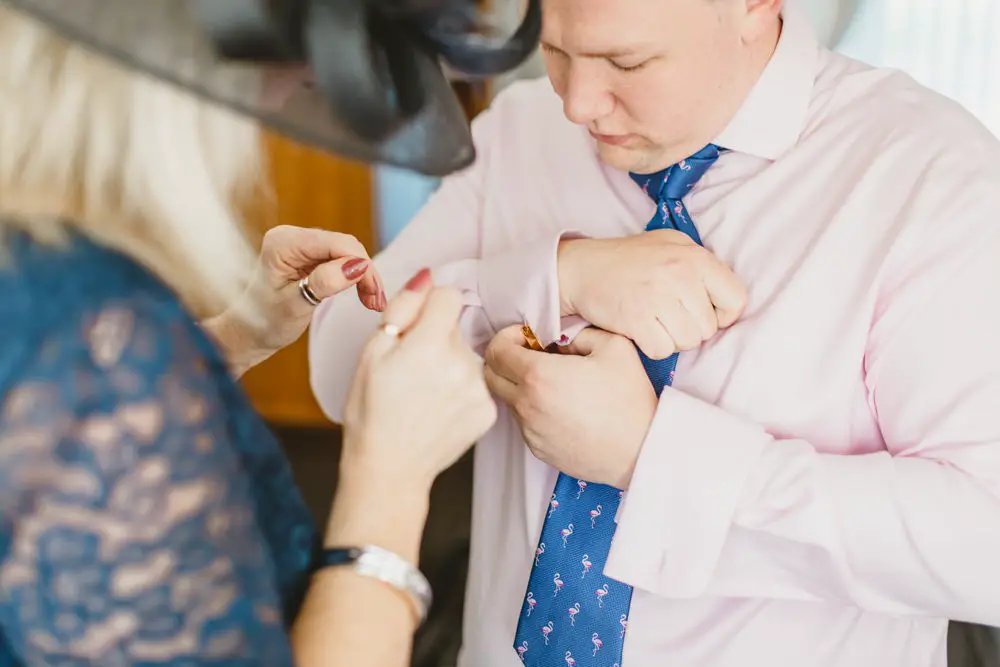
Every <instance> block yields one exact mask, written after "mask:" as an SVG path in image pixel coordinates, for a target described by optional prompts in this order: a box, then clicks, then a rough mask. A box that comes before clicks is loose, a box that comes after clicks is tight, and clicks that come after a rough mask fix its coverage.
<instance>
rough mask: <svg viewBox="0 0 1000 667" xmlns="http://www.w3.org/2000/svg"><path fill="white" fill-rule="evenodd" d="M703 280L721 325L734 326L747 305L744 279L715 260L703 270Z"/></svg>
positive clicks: (723, 327) (722, 326)
mask: <svg viewBox="0 0 1000 667" xmlns="http://www.w3.org/2000/svg"><path fill="white" fill-rule="evenodd" d="M701 275H702V282H703V283H704V285H705V289H706V290H708V296H709V298H710V299H711V300H712V304H713V305H714V306H715V311H716V318H717V321H718V323H719V327H720V328H722V329H725V328H727V327H729V326H732V324H733V323H734V322H736V320H738V319H739V318H740V315H742V314H743V310H744V309H745V308H746V305H747V288H746V285H744V284H743V281H742V280H740V279H739V277H738V276H737V275H736V274H735V273H733V272H732V270H730V268H729V267H728V266H726V265H725V264H723V263H722V262H715V263H712V264H710V265H709V266H708V268H707V269H706V270H705V271H703V272H702V274H701Z"/></svg>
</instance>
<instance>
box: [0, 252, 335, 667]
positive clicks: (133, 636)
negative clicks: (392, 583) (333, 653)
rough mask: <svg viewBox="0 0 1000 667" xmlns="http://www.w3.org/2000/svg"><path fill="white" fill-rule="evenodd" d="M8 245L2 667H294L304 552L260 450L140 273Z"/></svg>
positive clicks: (205, 356) (222, 381) (287, 475)
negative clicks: (290, 634)
mask: <svg viewBox="0 0 1000 667" xmlns="http://www.w3.org/2000/svg"><path fill="white" fill-rule="evenodd" d="M11 236H12V238H11ZM11 236H8V239H7V242H6V246H7V248H6V252H4V251H3V250H2V246H0V667H7V666H8V665H32V666H34V665H47V666H48V665H52V666H59V667H71V666H72V667H78V666H80V667H82V666H83V665H87V666H88V667H89V666H91V665H100V666H101V667H118V666H123V665H130V666H131V665H149V666H153V665H156V666H160V665H171V666H175V667H181V666H184V667H196V666H197V667H201V666H203V665H220V666H221V665H225V666H230V665H247V666H250V665H254V666H256V665H261V666H264V665H266V666H267V667H281V666H284V665H291V664H292V659H291V653H290V648H289V642H288V638H287V632H286V630H287V628H288V626H289V624H290V623H291V621H292V619H293V617H294V615H295V613H296V611H297V609H298V607H299V605H300V603H301V601H302V597H303V595H304V592H305V588H306V585H307V583H308V582H307V580H308V577H309V574H310V571H311V563H312V562H314V561H313V559H314V557H315V554H316V546H317V540H316V531H315V527H314V525H313V522H312V518H311V516H310V514H309V512H308V510H307V509H306V506H305V504H304V502H303V501H302V498H301V496H300V494H299V492H298V490H297V489H296V487H295V485H294V483H293V480H292V476H291V470H290V468H289V465H288V462H287V460H286V459H285V457H284V455H283V453H282V452H281V450H280V448H279V445H278V443H277V442H276V440H275V438H274V437H273V435H272V434H271V433H270V432H269V431H268V429H267V427H266V426H265V424H264V423H262V421H261V420H260V418H259V417H258V416H257V415H256V414H255V412H254V410H253V409H252V407H251V406H250V405H249V403H248V402H247V399H246V398H245V396H244V395H243V394H242V393H241V390H240V388H239V386H238V384H237V383H236V382H234V381H233V380H232V379H231V378H230V376H229V374H228V373H227V371H226V367H225V365H224V362H223V359H222V358H221V357H220V355H219V353H218V352H217V351H216V349H215V347H214V346H213V345H212V343H211V342H210V341H209V340H208V338H207V337H206V335H205V334H204V333H203V332H202V331H201V329H200V328H199V327H198V325H197V324H196V323H195V322H194V321H193V320H192V319H191V317H190V316H189V315H188V314H186V312H185V310H184V309H183V307H182V306H181V304H180V303H179V302H178V300H177V299H176V298H175V296H174V295H173V294H172V293H171V292H170V291H169V290H168V289H167V288H166V287H164V285H163V284H162V283H160V282H159V281H158V280H156V279H155V278H154V277H152V276H151V275H150V274H149V273H147V272H146V271H144V270H143V269H142V268H140V267H139V266H137V265H136V264H135V263H133V262H131V261H129V260H128V259H125V258H124V257H122V256H121V255H119V254H117V253H114V252H110V251H108V250H106V249H103V248H101V247H99V246H97V245H94V244H92V243H89V242H87V241H84V240H82V239H79V238H77V239H75V240H74V242H73V244H72V246H71V247H70V248H68V249H61V250H58V249H52V248H47V247H42V246H40V245H38V244H36V243H34V242H32V241H30V240H28V239H27V238H26V237H24V236H22V235H19V234H16V233H15V234H13V235H11Z"/></svg>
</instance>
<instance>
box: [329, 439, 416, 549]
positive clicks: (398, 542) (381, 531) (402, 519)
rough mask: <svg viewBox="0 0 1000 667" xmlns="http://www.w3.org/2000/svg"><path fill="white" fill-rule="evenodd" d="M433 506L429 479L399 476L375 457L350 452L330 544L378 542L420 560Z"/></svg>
mask: <svg viewBox="0 0 1000 667" xmlns="http://www.w3.org/2000/svg"><path fill="white" fill-rule="evenodd" d="M429 506H430V485H429V484H426V483H424V482H422V481H420V480H419V478H412V477H410V478H406V479H403V478H400V477H398V476H396V475H394V474H392V473H391V472H389V471H387V470H384V469H381V468H380V467H379V466H378V465H377V464H376V463H375V462H373V461H370V460H367V459H363V458H362V457H357V456H354V455H352V454H345V455H344V457H343V458H342V460H341V466H340V478H339V480H338V483H337V492H336V494H335V497H334V502H333V509H332V510H331V513H330V521H329V523H328V525H327V532H326V540H325V543H326V546H328V547H333V546H365V545H374V546H378V547H382V548H383V549H388V550H389V551H392V552H395V553H397V554H398V555H400V556H402V557H403V558H405V559H407V560H409V561H410V562H412V563H414V564H417V562H418V559H419V555H420V542H421V539H422V538H423V532H424V525H425V524H426V522H427V513H428V509H429Z"/></svg>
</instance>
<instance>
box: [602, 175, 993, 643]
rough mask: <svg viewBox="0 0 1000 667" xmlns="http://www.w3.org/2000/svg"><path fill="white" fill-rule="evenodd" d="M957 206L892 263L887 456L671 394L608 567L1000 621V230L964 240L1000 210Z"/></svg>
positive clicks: (708, 588) (873, 365) (690, 586)
mask: <svg viewBox="0 0 1000 667" xmlns="http://www.w3.org/2000/svg"><path fill="white" fill-rule="evenodd" d="M978 195H979V193H977V192H975V191H973V192H972V193H971V196H974V197H975V196H978ZM955 199H956V200H957V199H958V198H957V197H956V198H955ZM963 200H964V198H963ZM983 201H984V202H989V199H988V198H985V197H984V198H983ZM953 203H954V204H955V206H956V207H957V208H954V209H952V210H953V211H955V212H956V216H955V218H954V219H955V224H954V226H950V228H949V232H948V233H947V234H939V235H933V236H932V235H923V236H922V238H920V239H918V240H916V241H913V245H914V246H915V247H916V246H919V248H920V249H919V250H916V251H913V252H909V253H906V254H905V255H904V259H903V261H902V262H899V263H898V264H897V267H896V268H897V269H898V270H896V271H894V272H893V271H890V272H888V273H892V274H893V277H892V279H891V281H890V282H891V284H887V285H886V286H885V287H884V290H883V291H882V293H881V294H880V298H879V299H878V304H877V307H876V312H875V315H874V317H873V323H872V326H871V330H870V332H869V335H868V348H867V350H866V351H865V377H866V385H867V386H866V389H867V394H868V398H869V407H870V409H871V410H872V412H873V414H874V415H875V416H876V418H877V421H878V424H879V427H880V429H881V433H882V437H883V439H884V442H885V451H882V452H878V453H872V454H866V455H835V454H831V453H825V452H823V451H821V450H819V449H817V447H816V446H814V445H813V444H812V443H810V442H808V441H806V440H802V439H795V438H784V437H782V438H777V437H774V436H773V435H771V434H769V433H768V432H767V430H766V429H765V428H764V427H763V426H761V425H759V424H757V423H755V422H754V421H753V420H751V419H748V418H746V417H745V416H742V415H739V414H734V413H732V412H730V411H727V410H725V409H723V408H721V407H718V406H716V405H713V404H710V403H708V402H705V401H702V400H700V399H698V398H695V397H693V396H691V395H688V394H685V393H683V392H681V391H678V390H674V389H671V388H668V389H667V390H666V391H665V392H664V394H663V396H662V399H661V402H660V405H659V408H658V412H657V414H656V416H655V418H654V421H653V423H652V426H651V428H650V430H649V432H648V435H647V439H646V442H645V443H644V445H643V447H642V450H641V453H640V456H639V460H638V463H637V466H636V470H635V476H634V478H633V481H632V484H631V486H630V489H629V493H628V496H627V497H626V499H625V503H624V505H623V508H622V511H621V514H620V517H619V520H620V521H619V526H618V531H617V534H616V537H615V542H614V545H613V549H612V553H611V557H610V559H609V562H608V567H607V573H608V574H609V576H613V577H619V578H621V579H623V580H624V581H627V582H629V583H631V584H633V585H635V586H637V587H641V588H644V589H648V590H650V591H652V592H654V593H656V594H658V595H661V596H665V597H674V598H692V597H699V596H724V597H756V598H772V599H785V600H799V601H824V602H833V603H842V604H847V605H853V606H857V607H859V608H862V609H865V610H869V611H874V612H880V613H885V614H893V615H919V616H933V617H938V618H950V619H954V620H963V621H970V622H974V623H982V624H984V625H998V626H1000V604H998V600H1000V578H997V576H996V564H997V563H998V562H1000V418H998V410H1000V348H998V346H997V344H996V332H997V325H998V323H1000V263H998V262H997V257H1000V235H998V234H997V232H996V231H994V230H995V225H990V227H989V228H988V229H987V231H988V232H989V234H988V235H984V234H982V233H981V231H982V230H983V229H984V227H983V225H981V224H980V225H979V227H978V230H977V231H976V232H975V233H970V234H966V233H964V232H963V230H962V228H963V226H971V225H972V224H974V223H975V220H978V221H979V222H981V221H983V220H986V219H989V218H990V216H993V215H994V214H995V211H992V212H985V211H978V210H977V211H976V214H975V215H974V216H971V217H974V218H975V220H965V219H964V216H963V215H962V214H960V213H958V211H962V213H964V212H966V211H969V209H968V208H967V207H966V208H961V204H962V203H963V202H962V201H955V202H953ZM983 206H985V204H983ZM970 238H975V242H968V239H970ZM897 259H898V258H897ZM900 266H903V267H905V268H899V267H900Z"/></svg>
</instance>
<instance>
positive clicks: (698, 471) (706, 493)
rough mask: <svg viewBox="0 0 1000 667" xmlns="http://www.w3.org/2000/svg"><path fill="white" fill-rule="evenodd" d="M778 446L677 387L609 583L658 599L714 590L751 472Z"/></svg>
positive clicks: (652, 434) (663, 399) (646, 454)
mask: <svg viewBox="0 0 1000 667" xmlns="http://www.w3.org/2000/svg"><path fill="white" fill-rule="evenodd" d="M770 442H772V438H771V436H770V435H768V434H767V433H766V432H765V431H764V429H763V428H761V427H760V426H759V425H758V424H755V423H753V422H750V421H747V420H745V419H742V418H740V417H737V416H735V415H733V414H731V413H729V412H727V411H725V410H723V409H721V408H719V407H716V406H714V405H711V404H710V403H707V402H705V401H702V400H700V399H698V398H695V397H693V396H690V395H688V394H685V393H682V392H680V391H677V390H675V389H672V388H670V387H667V388H666V389H664V391H663V394H662V395H661V396H660V402H659V406H658V407H657V411H656V415H655V417H654V418H653V422H652V424H651V425H650V428H649V432H648V433H647V435H646V440H645V442H644V443H643V445H642V449H641V450H640V453H639V458H638V460H637V461H636V466H635V472H634V474H633V476H632V481H631V483H630V484H629V489H628V497H627V499H626V500H627V502H624V503H623V505H622V508H621V511H620V513H619V517H618V528H617V531H616V533H615V537H614V540H613V542H612V546H611V552H610V554H609V556H608V561H607V565H606V567H605V570H604V573H605V575H607V576H609V577H611V578H613V579H618V580H620V581H623V582H626V583H628V584H630V585H632V586H633V587H636V588H641V589H644V590H648V591H650V592H652V593H654V594H656V595H661V596H664V597H673V598H694V597H699V596H700V595H702V594H703V593H704V591H705V590H706V589H707V588H708V585H709V583H710V582H711V579H712V575H713V572H714V570H715V567H716V564H717V563H718V560H719V557H720V555H721V553H722V548H723V545H724V544H725V541H726V537H727V534H728V533H729V529H730V526H731V525H732V522H733V517H734V515H735V513H736V510H737V508H738V506H739V503H740V500H741V497H742V494H743V489H744V486H745V485H746V482H747V478H748V477H749V475H750V472H751V470H752V469H753V467H754V465H755V464H756V462H757V460H758V459H759V457H760V456H761V453H762V452H763V451H764V448H765V447H766V446H767V445H768V444H769V443H770Z"/></svg>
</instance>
